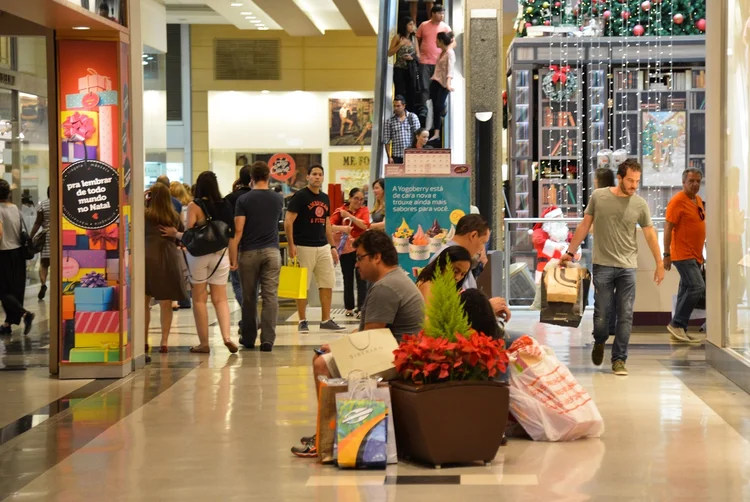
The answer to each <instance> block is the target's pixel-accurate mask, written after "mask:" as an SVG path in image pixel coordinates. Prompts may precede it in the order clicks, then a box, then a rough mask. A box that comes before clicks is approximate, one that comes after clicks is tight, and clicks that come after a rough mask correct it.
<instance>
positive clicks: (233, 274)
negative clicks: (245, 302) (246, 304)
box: [229, 269, 242, 308]
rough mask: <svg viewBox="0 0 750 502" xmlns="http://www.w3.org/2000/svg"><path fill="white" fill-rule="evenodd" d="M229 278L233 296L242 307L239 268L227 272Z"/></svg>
mask: <svg viewBox="0 0 750 502" xmlns="http://www.w3.org/2000/svg"><path fill="white" fill-rule="evenodd" d="M229 278H230V279H231V280H232V289H233V290H234V298H235V299H236V300H237V303H239V304H240V308H242V281H241V280H240V270H239V269H237V270H231V271H230V272H229Z"/></svg>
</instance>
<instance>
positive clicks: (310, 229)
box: [284, 164, 344, 333]
mask: <svg viewBox="0 0 750 502" xmlns="http://www.w3.org/2000/svg"><path fill="white" fill-rule="evenodd" d="M323 175H324V171H323V166H321V165H320V164H312V165H311V166H310V167H309V168H308V169H307V187H305V188H303V189H302V190H300V191H299V192H297V193H296V194H294V197H292V199H291V200H290V201H289V206H288V207H287V210H286V219H285V220H284V230H285V231H286V236H287V241H288V242H289V257H290V258H291V259H295V258H297V260H298V261H299V264H300V266H301V267H303V268H306V269H307V287H308V288H309V287H310V282H311V281H312V277H313V275H314V276H315V282H317V284H318V292H319V294H320V309H321V317H320V321H321V322H320V329H326V330H332V331H341V330H343V329H344V328H342V327H341V326H339V325H338V324H336V322H335V321H334V320H333V319H331V301H332V298H333V284H334V282H335V276H334V272H333V267H334V264H335V263H338V262H339V255H338V251H337V250H336V246H334V244H333V236H332V234H331V222H330V221H329V216H330V205H331V202H330V200H329V199H328V195H326V194H324V193H323V192H321V191H320V188H321V186H322V185H323ZM306 310H307V300H297V313H298V314H299V327H298V331H299V332H300V333H309V332H310V328H309V327H308V325H307V313H306Z"/></svg>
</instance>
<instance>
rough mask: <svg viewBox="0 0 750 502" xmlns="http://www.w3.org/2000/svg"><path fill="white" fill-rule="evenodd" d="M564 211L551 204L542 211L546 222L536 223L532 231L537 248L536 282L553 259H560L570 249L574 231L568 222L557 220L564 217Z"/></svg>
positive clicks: (540, 278)
mask: <svg viewBox="0 0 750 502" xmlns="http://www.w3.org/2000/svg"><path fill="white" fill-rule="evenodd" d="M562 217H563V212H562V210H561V209H560V208H559V207H557V206H549V207H547V208H546V209H545V210H544V211H543V212H542V218H544V219H545V220H549V221H545V222H544V223H537V224H536V225H534V230H533V232H532V233H531V236H532V240H533V241H534V248H535V249H536V256H537V259H536V283H537V284H539V282H540V281H541V280H542V272H543V271H544V267H546V266H547V263H549V261H550V260H552V259H558V260H559V259H560V258H561V257H562V255H563V253H564V252H565V251H567V249H568V242H570V240H571V239H572V238H573V233H572V232H571V231H570V229H569V228H568V224H567V223H565V222H563V221H555V220H556V219H559V218H562Z"/></svg>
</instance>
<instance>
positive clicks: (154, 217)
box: [144, 183, 187, 353]
mask: <svg viewBox="0 0 750 502" xmlns="http://www.w3.org/2000/svg"><path fill="white" fill-rule="evenodd" d="M147 196H148V205H147V206H146V210H145V222H146V225H145V234H146V242H145V246H144V250H145V256H146V346H148V329H149V325H150V324H151V299H152V298H153V299H155V300H157V301H158V302H159V310H160V313H161V314H160V318H161V341H160V342H159V348H160V352H162V353H166V352H169V347H168V342H169V330H170V328H171V327H172V302H173V301H176V302H180V301H185V300H187V292H186V291H185V285H184V282H183V278H182V269H181V267H180V261H179V260H181V259H182V256H180V253H179V250H178V248H177V243H176V242H175V240H174V238H165V237H163V236H162V235H161V232H160V231H159V227H160V226H169V227H175V229H178V228H179V229H180V230H182V228H183V226H182V222H181V221H180V215H179V214H178V213H177V211H175V209H174V205H173V204H172V195H171V194H170V192H169V188H168V187H167V186H166V185H165V184H163V183H154V186H152V187H151V188H150V189H149V191H148V193H147ZM175 231H176V230H175Z"/></svg>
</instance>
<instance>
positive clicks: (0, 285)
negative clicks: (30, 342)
mask: <svg viewBox="0 0 750 502" xmlns="http://www.w3.org/2000/svg"><path fill="white" fill-rule="evenodd" d="M22 230H23V223H22V217H21V210H20V209H18V206H16V205H15V204H13V202H11V200H10V185H9V184H8V182H7V181H5V180H4V179H0V302H2V304H3V310H5V322H4V323H3V325H2V326H0V335H10V334H11V332H12V331H13V328H12V326H13V325H14V324H21V321H23V323H24V328H23V334H24V335H28V334H29V331H31V323H32V322H33V321H34V314H32V313H31V312H29V311H28V310H26V309H24V308H23V297H24V292H25V290H26V260H24V258H23V251H22V249H21V231H22Z"/></svg>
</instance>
